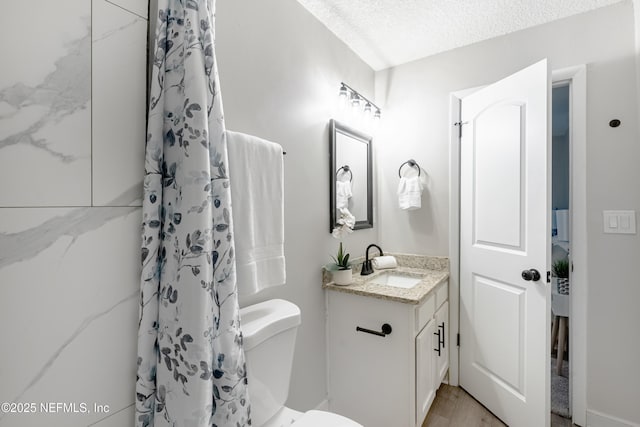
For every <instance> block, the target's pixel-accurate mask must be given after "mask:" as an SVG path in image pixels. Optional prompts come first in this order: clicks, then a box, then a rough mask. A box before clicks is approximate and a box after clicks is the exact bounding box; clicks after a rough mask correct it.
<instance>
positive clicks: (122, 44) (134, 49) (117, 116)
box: [92, 0, 147, 206]
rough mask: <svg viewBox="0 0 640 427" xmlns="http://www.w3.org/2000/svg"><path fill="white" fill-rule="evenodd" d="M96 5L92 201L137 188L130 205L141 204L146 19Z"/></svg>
mask: <svg viewBox="0 0 640 427" xmlns="http://www.w3.org/2000/svg"><path fill="white" fill-rule="evenodd" d="M122 3H132V4H133V3H137V2H133V1H131V2H122ZM92 5H93V14H92V19H93V39H92V50H93V54H92V114H93V131H92V136H93V162H92V164H93V204H94V205H95V206H106V205H110V204H111V203H112V201H113V199H114V198H115V196H117V195H118V194H120V193H122V192H124V191H126V190H128V189H133V188H137V191H138V194H139V197H138V198H137V199H136V200H135V201H133V202H132V204H134V205H140V204H141V198H142V179H143V175H144V145H145V134H146V130H145V120H146V87H147V83H146V77H147V71H146V49H147V47H146V46H147V44H146V43H147V21H146V20H145V19H143V18H141V17H140V16H138V15H137V14H134V13H131V12H129V11H127V10H125V9H123V8H122V7H120V6H118V5H115V4H114V3H113V2H110V1H106V0H93V1H92ZM145 16H146V15H145Z"/></svg>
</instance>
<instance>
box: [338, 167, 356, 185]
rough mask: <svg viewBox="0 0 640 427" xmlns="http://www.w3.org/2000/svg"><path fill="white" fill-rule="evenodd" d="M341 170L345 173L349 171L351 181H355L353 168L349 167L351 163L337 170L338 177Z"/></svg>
mask: <svg viewBox="0 0 640 427" xmlns="http://www.w3.org/2000/svg"><path fill="white" fill-rule="evenodd" d="M340 171H344V173H347V172H349V175H350V178H349V182H353V172H351V168H350V167H349V165H344V166H342V167H340V168H339V169H338V170H337V171H336V179H337V178H338V174H339V173H340Z"/></svg>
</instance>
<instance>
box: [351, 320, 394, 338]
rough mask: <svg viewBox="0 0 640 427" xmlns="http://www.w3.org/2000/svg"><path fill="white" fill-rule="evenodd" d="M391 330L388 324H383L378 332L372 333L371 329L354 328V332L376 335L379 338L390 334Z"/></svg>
mask: <svg viewBox="0 0 640 427" xmlns="http://www.w3.org/2000/svg"><path fill="white" fill-rule="evenodd" d="M392 330H393V329H392V328H391V325H390V324H388V323H385V324H383V325H382V330H380V331H373V330H371V329H367V328H361V327H360V326H356V332H366V333H368V334H373V335H377V336H379V337H386V336H387V335H389V334H390V333H391V331H392Z"/></svg>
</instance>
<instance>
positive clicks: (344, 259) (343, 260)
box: [331, 242, 351, 270]
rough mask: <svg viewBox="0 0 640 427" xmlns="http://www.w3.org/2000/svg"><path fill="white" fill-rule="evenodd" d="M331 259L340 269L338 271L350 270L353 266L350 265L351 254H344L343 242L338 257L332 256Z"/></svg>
mask: <svg viewBox="0 0 640 427" xmlns="http://www.w3.org/2000/svg"><path fill="white" fill-rule="evenodd" d="M331 258H333V262H334V263H335V265H336V267H338V270H348V269H350V268H351V264H349V254H348V253H345V252H344V250H343V248H342V242H340V246H339V247H338V254H337V256H331Z"/></svg>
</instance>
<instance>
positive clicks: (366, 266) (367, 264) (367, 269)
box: [360, 244, 384, 276]
mask: <svg viewBox="0 0 640 427" xmlns="http://www.w3.org/2000/svg"><path fill="white" fill-rule="evenodd" d="M372 247H375V248H377V249H378V251H379V252H380V256H384V253H382V249H380V246H378V245H376V244H370V245H369V246H367V252H366V253H365V259H364V263H362V271H361V272H360V275H361V276H366V275H367V274H371V273H373V266H372V265H371V260H370V259H369V249H371V248H372Z"/></svg>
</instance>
